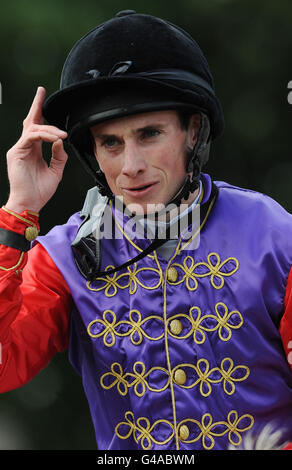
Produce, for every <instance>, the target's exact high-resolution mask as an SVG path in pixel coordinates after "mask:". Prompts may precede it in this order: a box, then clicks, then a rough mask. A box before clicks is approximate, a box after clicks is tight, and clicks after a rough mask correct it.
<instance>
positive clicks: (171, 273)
mask: <svg viewBox="0 0 292 470" xmlns="http://www.w3.org/2000/svg"><path fill="white" fill-rule="evenodd" d="M177 276H178V274H177V270H176V269H175V268H174V267H173V266H172V267H170V268H169V269H168V270H167V280H168V281H170V282H175V281H176V280H177Z"/></svg>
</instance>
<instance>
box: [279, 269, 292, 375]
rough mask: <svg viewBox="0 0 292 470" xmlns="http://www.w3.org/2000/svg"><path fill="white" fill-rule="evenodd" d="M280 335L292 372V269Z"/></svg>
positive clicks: (291, 270) (288, 281)
mask: <svg viewBox="0 0 292 470" xmlns="http://www.w3.org/2000/svg"><path fill="white" fill-rule="evenodd" d="M280 334H281V338H282V343H283V347H284V350H285V353H286V357H287V361H288V363H289V365H290V368H291V370H292V268H291V269H290V273H289V276H288V280H287V286H286V293H285V298H284V315H283V317H282V319H281V323H280Z"/></svg>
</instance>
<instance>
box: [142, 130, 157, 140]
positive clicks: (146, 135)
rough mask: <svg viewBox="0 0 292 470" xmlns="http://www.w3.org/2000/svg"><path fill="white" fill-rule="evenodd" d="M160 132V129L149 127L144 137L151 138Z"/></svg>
mask: <svg viewBox="0 0 292 470" xmlns="http://www.w3.org/2000/svg"><path fill="white" fill-rule="evenodd" d="M159 134H160V131H159V130H157V129H147V130H145V131H144V133H143V137H144V138H146V139H147V138H151V137H156V136H157V135H159Z"/></svg>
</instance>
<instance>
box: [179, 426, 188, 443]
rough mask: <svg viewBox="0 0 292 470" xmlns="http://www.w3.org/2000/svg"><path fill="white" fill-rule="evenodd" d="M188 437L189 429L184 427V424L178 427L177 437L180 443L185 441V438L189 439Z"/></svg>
mask: <svg viewBox="0 0 292 470" xmlns="http://www.w3.org/2000/svg"><path fill="white" fill-rule="evenodd" d="M189 435H190V431H189V428H188V427H187V426H186V425H185V424H182V426H180V428H179V437H180V439H181V440H182V441H186V440H187V438H188V437H189Z"/></svg>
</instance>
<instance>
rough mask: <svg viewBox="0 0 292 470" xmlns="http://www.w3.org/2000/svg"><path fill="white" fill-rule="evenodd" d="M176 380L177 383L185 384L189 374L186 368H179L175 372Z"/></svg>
mask: <svg viewBox="0 0 292 470" xmlns="http://www.w3.org/2000/svg"><path fill="white" fill-rule="evenodd" d="M174 380H175V382H176V383H177V384H179V385H183V384H185V383H186V381H187V376H186V373H185V371H184V370H182V369H177V370H176V371H175V374H174Z"/></svg>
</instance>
